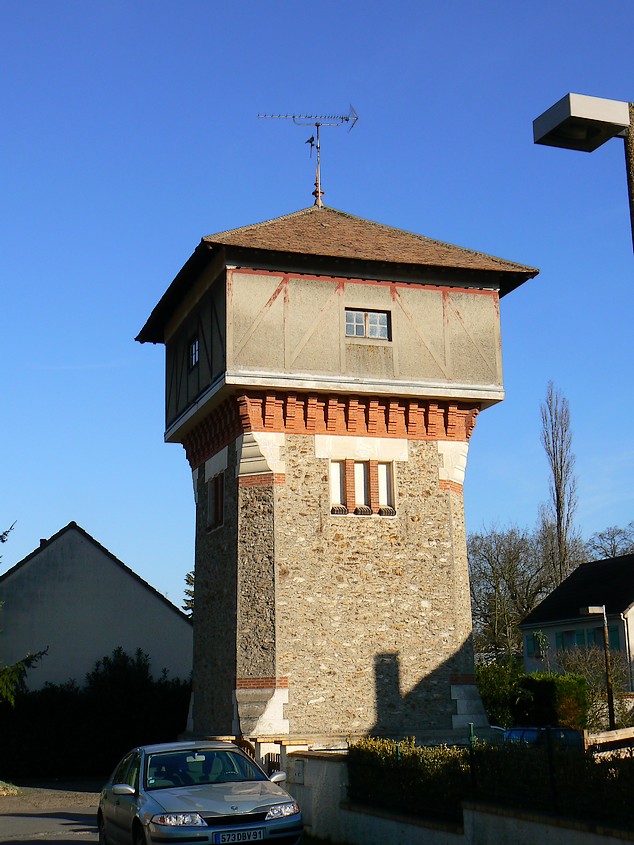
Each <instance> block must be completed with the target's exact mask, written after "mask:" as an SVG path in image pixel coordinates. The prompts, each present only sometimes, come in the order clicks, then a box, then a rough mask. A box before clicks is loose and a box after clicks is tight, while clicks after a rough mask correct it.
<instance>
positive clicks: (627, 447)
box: [0, 0, 634, 605]
mask: <svg viewBox="0 0 634 845" xmlns="http://www.w3.org/2000/svg"><path fill="white" fill-rule="evenodd" d="M633 33H634V5H633V4H632V2H631V0H603V2H602V3H600V4H599V3H597V2H588V0H577V2H567V0H548V1H547V2H546V0H533V2H531V3H512V2H509V0H505V1H504V2H502V0H500V1H499V2H491V1H490V0H482V2H480V3H473V2H470V0H454V1H453V2H447V3H442V4H440V3H439V4H431V3H406V2H402V0H393V2H391V3H390V4H384V3H377V2H364V3H361V2H345V0H339V2H331V1H330V0H324V2H321V3H318V4H315V3H313V4H309V3H290V2H279V0H269V2H267V3H261V2H236V3H234V4H233V6H231V7H230V6H229V4H219V3H212V2H201V0H181V2H179V3H173V2H164V0H155V1H154V2H146V0H135V2H129V0H127V1H126V2H122V0H108V2H105V0H104V2H96V1H95V2H92V3H86V2H85V0H81V2H74V1H73V0H64V2H58V3H53V2H50V0H47V1H46V2H30V0H21V2H17V0H3V2H2V3H0V94H1V102H2V131H1V132H0V181H1V185H0V187H1V190H0V222H1V225H0V285H1V292H2V296H1V300H0V303H1V306H0V367H1V372H0V379H1V382H0V383H1V385H2V404H1V408H2V413H1V416H0V425H1V431H2V437H1V439H0V468H1V469H0V478H1V484H0V528H5V527H7V526H8V525H9V524H11V523H12V522H14V521H15V522H16V525H15V529H14V531H13V533H12V535H11V539H10V541H9V542H8V543H7V544H5V545H4V546H2V548H1V549H0V551H1V552H2V555H3V557H2V561H1V562H0V572H3V571H5V570H6V569H7V568H9V567H10V566H12V565H13V564H15V563H16V562H18V561H19V560H21V559H22V558H23V557H24V556H25V555H27V554H29V553H30V552H31V551H32V550H33V549H35V548H36V547H37V546H38V544H39V540H40V538H48V537H50V536H51V535H52V534H54V533H55V532H56V531H58V530H59V529H60V528H62V527H63V526H64V525H66V524H67V523H68V522H69V521H71V520H75V521H76V522H78V523H79V524H80V525H81V526H82V528H84V529H85V530H86V531H88V533H90V534H92V536H94V537H95V538H96V539H97V540H98V541H99V542H100V543H102V544H103V545H105V546H106V547H107V548H108V549H109V550H110V551H111V552H112V553H113V554H115V555H116V556H117V557H119V558H120V559H121V560H123V561H124V562H125V563H126V564H127V565H128V566H130V567H131V568H132V569H134V570H135V571H136V572H138V573H139V575H141V577H143V578H145V579H146V580H147V581H149V582H150V583H151V584H152V585H153V586H154V587H156V588H157V589H158V590H160V591H161V592H163V593H165V594H167V596H168V597H169V598H170V599H171V600H172V601H174V602H175V603H176V604H179V605H180V603H181V601H182V595H183V581H184V576H185V573H186V572H187V571H188V570H189V569H191V568H192V565H193V544H194V511H193V496H192V487H191V476H190V472H189V467H188V464H187V462H186V460H185V456H184V452H183V450H182V448H181V447H180V446H177V445H166V444H164V443H163V439H162V436H163V422H164V420H163V349H162V347H154V346H151V345H143V346H141V345H140V344H137V343H135V342H134V337H135V336H136V334H137V333H138V331H139V329H140V328H141V326H142V325H143V324H144V322H145V320H146V318H147V316H148V315H149V313H150V311H151V309H152V307H153V306H154V304H155V303H156V302H157V301H158V299H159V298H160V296H161V295H162V293H163V291H164V290H165V288H166V287H167V285H168V284H169V283H170V281H171V280H172V278H173V277H174V275H175V274H176V272H177V271H178V270H179V269H180V267H181V266H182V264H183V263H184V262H185V260H186V259H187V258H188V257H189V255H190V254H191V252H192V251H193V249H194V248H195V246H196V244H197V243H198V241H199V239H200V237H201V236H203V235H206V234H211V233H213V232H218V231H222V230H224V229H229V228H233V227H237V226H242V225H246V224H249V223H254V222H257V221H260V220H266V219H269V218H272V217H276V216H278V215H280V214H285V213H288V212H291V211H295V210H297V209H299V208H303V207H306V206H308V205H310V204H311V203H312V199H313V198H312V196H311V191H312V189H313V185H312V182H313V179H314V159H313V160H310V159H309V156H308V147H307V146H306V144H305V141H306V139H307V138H308V137H309V136H310V134H311V130H310V128H298V127H295V126H293V124H292V123H291V122H290V121H275V120H269V121H265V120H258V119H257V117H256V116H257V115H258V114H259V113H297V112H299V113H316V114H323V113H326V114H331V113H346V112H347V111H348V107H349V104H350V103H352V104H353V105H354V107H355V109H356V110H357V112H358V114H359V122H358V124H357V125H356V127H355V128H354V131H352V132H347V131H346V129H344V128H336V129H335V128H332V129H327V128H325V129H324V130H323V131H322V177H323V187H324V189H325V196H324V202H325V203H326V204H327V205H331V206H333V207H335V208H339V209H342V210H345V211H348V212H350V213H353V214H357V215H360V216H362V217H367V218H369V219H372V220H377V221H380V222H382V223H386V224H388V225H392V226H397V227H401V228H404V229H407V230H410V231H414V232H418V233H420V234H424V235H427V236H429V237H433V238H438V239H440V240H444V241H449V242H451V243H456V244H460V245H462V246H466V247H470V248H472V249H476V250H481V251H483V252H488V253H491V254H494V255H499V256H502V257H504V258H507V259H510V260H512V261H517V262H519V263H524V264H528V265H531V266H535V267H539V268H540V269H541V274H540V275H539V276H538V277H537V278H536V279H535V280H533V281H530V282H528V283H527V284H525V285H523V286H522V287H521V288H519V289H518V290H516V291H515V292H513V293H512V294H510V295H509V296H507V297H505V298H504V300H503V301H502V329H503V342H504V369H505V384H506V390H507V398H506V401H505V402H504V403H502V404H501V405H499V406H497V407H495V408H492V409H490V410H488V411H486V412H485V413H483V414H482V415H481V416H480V417H479V419H478V424H477V427H476V431H475V433H474V435H473V438H472V441H471V452H470V458H469V466H468V468H467V480H466V485H465V506H466V514H467V524H468V528H469V529H470V530H472V531H474V530H478V529H480V528H482V527H483V526H487V525H491V524H497V525H498V526H504V525H507V524H510V523H514V524H519V525H526V526H532V525H533V524H534V522H535V519H536V515H537V510H538V507H539V505H540V503H541V502H543V501H544V500H545V499H546V498H547V495H548V469H547V465H546V460H545V457H544V455H543V451H542V448H541V446H540V443H539V430H540V420H539V406H540V402H541V401H542V400H543V397H544V394H545V390H546V384H547V382H548V380H549V379H552V380H553V381H554V382H555V384H556V385H557V387H558V388H559V389H560V390H561V391H562V392H563V393H564V394H565V395H566V396H567V398H568V400H569V403H570V408H571V414H572V424H573V436H574V450H575V453H576V457H577V477H578V494H579V509H578V519H577V521H578V526H579V528H580V529H581V530H582V532H583V533H584V534H585V535H586V536H588V535H589V534H591V533H593V532H594V531H597V530H601V529H603V528H605V527H606V526H608V525H614V524H617V525H624V524H626V523H628V522H629V521H630V520H631V519H633V518H634V506H633V504H634V494H633V492H632V489H633V485H632V477H633V476H634V445H633V441H632V419H633V417H634V397H633V395H632V381H633V379H632V351H633V341H632V330H631V323H632V313H633V311H634V307H633V306H634V302H633V299H634V294H633V284H632V281H633V280H632V270H633V261H632V244H631V236H630V223H629V216H628V205H627V190H626V181H625V167H624V154H623V143H622V142H621V141H620V140H613V141H610V142H609V143H608V144H606V145H605V146H604V147H602V148H600V149H599V150H597V151H596V152H594V153H592V154H591V155H588V154H584V153H575V152H570V151H566V150H556V149H551V148H548V147H537V146H535V145H533V143H532V120H533V119H534V118H535V117H536V116H538V115H539V114H540V113H541V112H543V111H544V110H545V109H546V108H548V107H549V106H550V105H551V104H552V103H554V102H555V101H556V100H558V99H559V98H560V97H562V96H563V95H564V94H565V93H567V92H568V91H573V92H577V93H582V94H590V95H594V96H599V97H607V98H610V99H615V100H626V101H627V100H630V99H632V98H634V82H633V80H632V63H631V55H632V35H633Z"/></svg>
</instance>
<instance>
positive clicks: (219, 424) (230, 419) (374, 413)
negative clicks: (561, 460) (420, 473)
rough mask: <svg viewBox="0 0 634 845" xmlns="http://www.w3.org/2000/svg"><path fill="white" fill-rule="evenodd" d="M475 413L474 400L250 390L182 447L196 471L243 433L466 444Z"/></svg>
mask: <svg viewBox="0 0 634 845" xmlns="http://www.w3.org/2000/svg"><path fill="white" fill-rule="evenodd" d="M479 412H480V406H479V404H477V403H472V404H471V403H458V402H451V401H447V402H441V401H428V400H421V399H403V398H394V397H392V398H390V397H387V398H386V397H376V396H346V395H340V394H337V395H332V394H321V393H311V394H298V393H290V392H289V393H285V392H282V391H249V392H247V393H243V394H241V395H239V396H235V397H231V398H229V399H226V400H225V401H224V402H222V403H221V404H220V405H219V406H218V407H217V408H214V410H213V411H212V412H211V413H209V414H208V415H207V416H206V417H205V418H204V419H203V420H202V421H201V422H200V423H198V425H196V426H195V427H194V428H193V429H192V430H191V431H189V432H188V433H187V434H186V435H185V437H184V438H183V447H184V448H185V452H186V454H187V460H188V461H189V465H190V466H191V468H192V469H195V468H196V467H199V466H200V465H201V464H203V463H204V462H205V461H208V460H209V458H211V457H212V455H215V454H216V452H218V451H219V450H220V449H223V448H224V447H225V446H228V445H229V444H230V443H233V442H234V441H235V440H236V438H237V437H239V436H240V435H241V434H243V433H244V432H246V431H265V432H278V433H285V434H336V435H349V436H354V437H394V438H401V439H402V438H406V439H408V440H450V441H454V442H456V441H458V442H466V441H468V440H469V438H470V437H471V434H472V432H473V429H474V428H475V424H476V417H477V416H478V413H479ZM276 483H282V482H276ZM451 489H454V488H451ZM458 492H459V491H458Z"/></svg>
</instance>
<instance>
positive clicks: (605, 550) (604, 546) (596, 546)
mask: <svg viewBox="0 0 634 845" xmlns="http://www.w3.org/2000/svg"><path fill="white" fill-rule="evenodd" d="M629 554H634V522H630V523H628V524H627V525H626V526H625V528H620V527H619V526H618V525H610V526H609V527H608V528H606V529H605V530H603V531H597V532H596V534H593V535H592V537H590V539H589V540H588V542H587V543H586V556H587V558H588V559H589V560H603V559H604V558H608V557H618V556H619V555H629Z"/></svg>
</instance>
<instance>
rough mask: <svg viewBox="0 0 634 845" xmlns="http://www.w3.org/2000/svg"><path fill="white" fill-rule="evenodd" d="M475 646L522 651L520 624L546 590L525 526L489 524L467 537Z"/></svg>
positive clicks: (481, 649) (485, 649)
mask: <svg viewBox="0 0 634 845" xmlns="http://www.w3.org/2000/svg"><path fill="white" fill-rule="evenodd" d="M467 550H468V555H469V575H470V588H471V611H472V616H473V628H474V645H475V649H476V651H478V652H486V653H493V654H503V653H506V654H513V653H516V652H519V651H521V649H522V637H521V634H520V632H519V629H518V624H519V623H520V622H521V621H522V619H523V618H524V617H525V616H526V615H527V614H528V613H529V612H530V611H531V610H532V609H533V608H534V607H535V605H536V604H537V603H538V602H539V601H540V600H541V599H542V598H543V596H544V595H545V594H546V592H547V588H548V582H549V577H548V573H547V572H546V571H545V569H544V567H543V564H542V561H541V559H540V556H539V554H537V547H536V545H535V538H534V536H533V535H532V534H531V533H530V532H528V531H527V530H526V529H520V528H507V529H504V530H499V529H497V528H490V529H487V530H485V531H483V532H482V533H479V534H471V535H470V536H469V539H468V541H467Z"/></svg>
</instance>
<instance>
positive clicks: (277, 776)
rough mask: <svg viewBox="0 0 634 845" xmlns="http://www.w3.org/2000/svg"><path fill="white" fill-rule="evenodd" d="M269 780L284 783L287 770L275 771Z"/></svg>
mask: <svg viewBox="0 0 634 845" xmlns="http://www.w3.org/2000/svg"><path fill="white" fill-rule="evenodd" d="M269 780H270V781H271V783H284V781H285V780H286V772H273V774H272V775H271V777H270V778H269Z"/></svg>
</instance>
